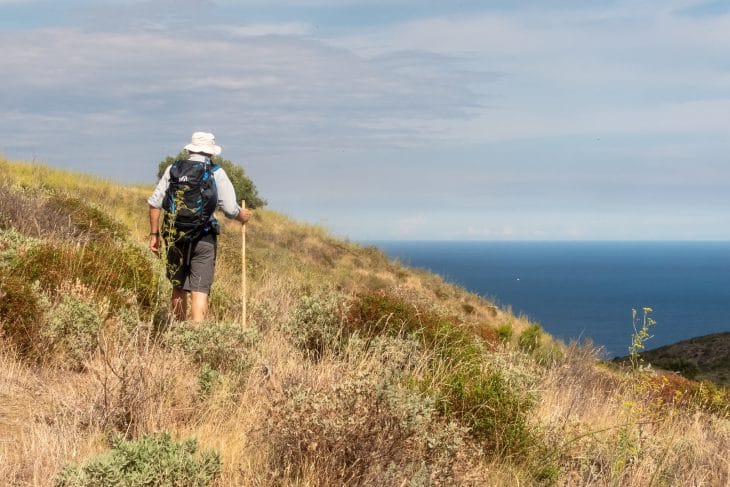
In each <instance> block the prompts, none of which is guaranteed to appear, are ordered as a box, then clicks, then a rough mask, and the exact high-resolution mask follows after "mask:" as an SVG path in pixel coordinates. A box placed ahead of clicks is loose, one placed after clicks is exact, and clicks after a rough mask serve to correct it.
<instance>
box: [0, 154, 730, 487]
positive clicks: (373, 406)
mask: <svg viewBox="0 0 730 487" xmlns="http://www.w3.org/2000/svg"><path fill="white" fill-rule="evenodd" d="M0 170H2V172H3V174H4V175H6V177H5V182H4V183H3V186H1V187H0V326H1V327H2V339H1V341H0V368H2V370H3V371H4V373H3V374H2V375H1V376H0V477H1V478H3V480H4V482H6V483H8V484H9V485H27V484H39V485H52V484H54V483H55V484H56V485H69V486H71V485H73V486H76V485H78V486H81V485H396V486H401V485H413V486H420V485H500V486H501V485H637V486H638V485H641V486H644V485H727V484H728V483H729V482H730V471H728V467H727V461H726V460H727V459H726V455H727V451H730V419H729V418H730V395H729V394H728V391H727V390H726V389H724V388H722V387H719V386H716V385H712V384H711V383H707V382H694V381H692V380H689V379H686V378H682V377H679V376H677V375H674V374H669V373H658V372H657V371H656V370H654V369H652V368H648V367H634V368H632V367H628V366H626V367H623V366H620V365H616V364H605V363H602V362H600V361H599V360H598V358H597V354H596V353H595V352H594V351H593V350H592V349H591V347H590V345H587V344H583V345H580V346H579V345H576V344H571V345H564V344H560V343H556V342H555V341H554V340H553V339H552V338H551V337H550V336H549V335H548V334H546V333H545V332H544V331H543V330H542V328H541V327H540V326H539V325H538V324H536V323H532V322H530V321H529V320H528V319H526V318H525V317H519V316H514V315H512V314H511V313H509V312H508V311H506V310H503V309H499V308H497V307H496V306H494V305H493V304H492V303H489V302H488V301H486V300H484V299H482V298H480V297H478V296H474V295H472V294H469V293H468V292H466V291H464V290H463V289H460V288H457V287H455V286H453V285H451V284H448V283H445V282H444V281H442V280H441V279H440V278H439V277H438V276H435V275H433V274H429V273H426V272H423V271H417V270H412V269H408V268H406V267H403V266H401V265H399V264H398V263H396V262H392V261H389V260H388V259H386V258H385V257H384V256H383V254H382V253H380V252H379V251H378V250H377V249H374V248H363V247H360V246H358V245H355V244H352V243H350V242H343V241H340V240H337V239H334V238H333V237H331V236H330V235H328V234H327V232H326V231H324V230H323V229H321V228H318V227H313V226H309V225H303V224H299V223H296V222H293V221H291V220H289V219H287V218H286V217H285V216H283V215H281V214H278V213H275V212H272V211H269V210H265V209H260V210H258V211H257V212H256V214H255V216H254V218H253V219H252V220H251V222H250V223H249V227H248V230H247V231H248V243H249V248H248V252H247V253H248V256H249V260H248V262H247V266H248V268H247V272H248V276H249V287H250V292H249V297H248V299H249V301H248V309H249V324H250V328H246V329H244V328H241V327H240V326H239V325H238V322H239V321H240V316H239V313H240V309H241V306H240V305H241V303H240V297H239V296H240V293H239V288H240V270H241V268H240V265H241V264H240V256H239V254H238V252H239V249H240V240H239V239H240V232H239V231H238V228H239V227H238V226H237V225H236V224H229V223H226V224H224V227H223V235H222V236H221V239H220V246H219V249H220V250H219V262H218V267H217V279H216V283H215V286H214V289H213V291H212V295H211V306H212V307H211V313H210V317H211V319H210V321H209V322H208V323H205V324H203V325H201V326H198V327H196V326H193V325H191V324H186V323H182V324H175V325H173V326H170V325H169V324H168V322H167V319H166V318H167V316H168V315H169V310H168V309H167V306H168V303H167V297H168V294H169V287H168V286H169V284H168V283H167V282H166V280H165V279H164V269H163V267H162V264H161V262H160V261H159V260H157V259H156V258H154V257H153V255H152V254H151V253H149V252H148V251H147V249H146V248H145V245H146V238H145V237H146V233H147V228H146V211H147V210H146V203H145V199H146V197H147V195H148V194H149V192H150V191H151V189H152V188H151V187H124V186H119V185H116V184H114V183H112V182H107V181H101V180H97V179H94V178H91V177H88V176H84V175H78V174H71V173H67V172H63V171H57V170H53V169H50V168H46V167H43V166H37V165H30V164H22V163H13V162H8V161H3V160H1V159H0ZM110 438H112V441H111V442H110V440H109V439H110ZM190 438H195V440H190Z"/></svg>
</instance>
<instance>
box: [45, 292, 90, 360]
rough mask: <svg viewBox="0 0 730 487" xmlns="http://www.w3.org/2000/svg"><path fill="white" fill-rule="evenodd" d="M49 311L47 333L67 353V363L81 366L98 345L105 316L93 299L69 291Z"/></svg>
mask: <svg viewBox="0 0 730 487" xmlns="http://www.w3.org/2000/svg"><path fill="white" fill-rule="evenodd" d="M49 315H50V316H49V319H48V325H49V329H48V331H47V333H48V335H49V338H50V340H51V342H52V343H53V344H54V348H55V351H56V352H60V353H61V354H63V356H64V357H65V358H66V360H65V363H67V364H68V365H70V366H71V367H72V368H75V369H78V368H79V367H81V365H82V363H83V361H84V359H86V357H88V356H89V354H90V353H91V352H92V351H94V350H95V349H96V347H97V345H98V336H99V329H100V328H101V324H102V319H101V316H99V313H98V312H97V311H96V309H94V307H93V306H92V305H90V304H89V303H86V302H83V301H81V300H79V299H78V298H76V297H74V296H69V295H67V296H64V297H63V300H62V301H61V303H60V304H59V305H58V306H56V307H55V308H53V309H52V310H51V312H50V313H49Z"/></svg>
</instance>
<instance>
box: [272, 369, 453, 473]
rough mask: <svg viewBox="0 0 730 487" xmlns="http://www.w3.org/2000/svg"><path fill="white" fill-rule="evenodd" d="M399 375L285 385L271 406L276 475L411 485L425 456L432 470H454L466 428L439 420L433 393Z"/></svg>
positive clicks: (368, 374)
mask: <svg viewBox="0 0 730 487" xmlns="http://www.w3.org/2000/svg"><path fill="white" fill-rule="evenodd" d="M393 377H394V376H392V375H390V374H383V375H382V376H378V375H377V374H374V373H363V372H359V373H356V374H354V375H352V376H350V375H346V376H344V377H342V378H341V379H340V380H339V381H338V382H337V383H336V384H327V385H311V386H310V385H303V384H296V385H293V386H292V387H290V388H289V389H288V390H286V391H285V393H284V397H283V398H282V400H280V401H278V402H275V403H273V404H272V405H271V409H270V410H269V412H268V417H269V420H268V423H267V430H266V431H267V432H266V435H267V439H268V440H269V447H270V448H271V449H272V451H271V461H272V463H271V466H270V468H271V472H270V476H271V482H272V483H276V484H279V483H286V480H287V477H290V478H299V477H300V476H301V475H302V473H303V472H306V471H316V472H317V474H318V478H317V479H316V480H317V483H318V484H320V485H405V482H406V481H407V480H408V479H410V478H412V477H413V476H414V475H415V473H416V471H418V469H419V467H421V466H422V465H424V463H425V464H426V465H427V467H425V468H427V471H428V473H429V474H430V475H429V476H430V477H431V478H435V479H438V478H440V477H444V478H449V476H450V473H451V472H450V469H451V466H452V465H453V462H454V461H455V457H456V452H457V451H458V449H459V446H460V445H461V442H462V435H463V434H464V431H463V429H462V428H459V427H458V426H457V425H454V424H446V425H444V424H441V423H437V422H435V421H434V420H433V419H434V418H433V414H434V409H433V404H432V401H431V400H429V398H427V397H425V396H423V395H420V394H418V393H416V392H415V391H412V390H409V389H407V388H404V387H402V386H400V385H399V384H398V382H397V381H394V380H392V379H393ZM414 465H415V467H416V468H413V466H414Z"/></svg>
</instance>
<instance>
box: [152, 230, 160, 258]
mask: <svg viewBox="0 0 730 487" xmlns="http://www.w3.org/2000/svg"><path fill="white" fill-rule="evenodd" d="M150 250H151V251H152V252H154V254H155V255H157V256H159V255H160V236H159V235H157V234H154V233H151V234H150Z"/></svg>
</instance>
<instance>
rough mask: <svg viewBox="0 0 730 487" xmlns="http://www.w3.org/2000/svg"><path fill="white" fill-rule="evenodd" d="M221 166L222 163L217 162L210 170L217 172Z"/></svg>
mask: <svg viewBox="0 0 730 487" xmlns="http://www.w3.org/2000/svg"><path fill="white" fill-rule="evenodd" d="M220 168H221V167H220V165H218V164H215V165H214V166H213V167H211V168H210V172H216V171H217V170H218V169H220Z"/></svg>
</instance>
